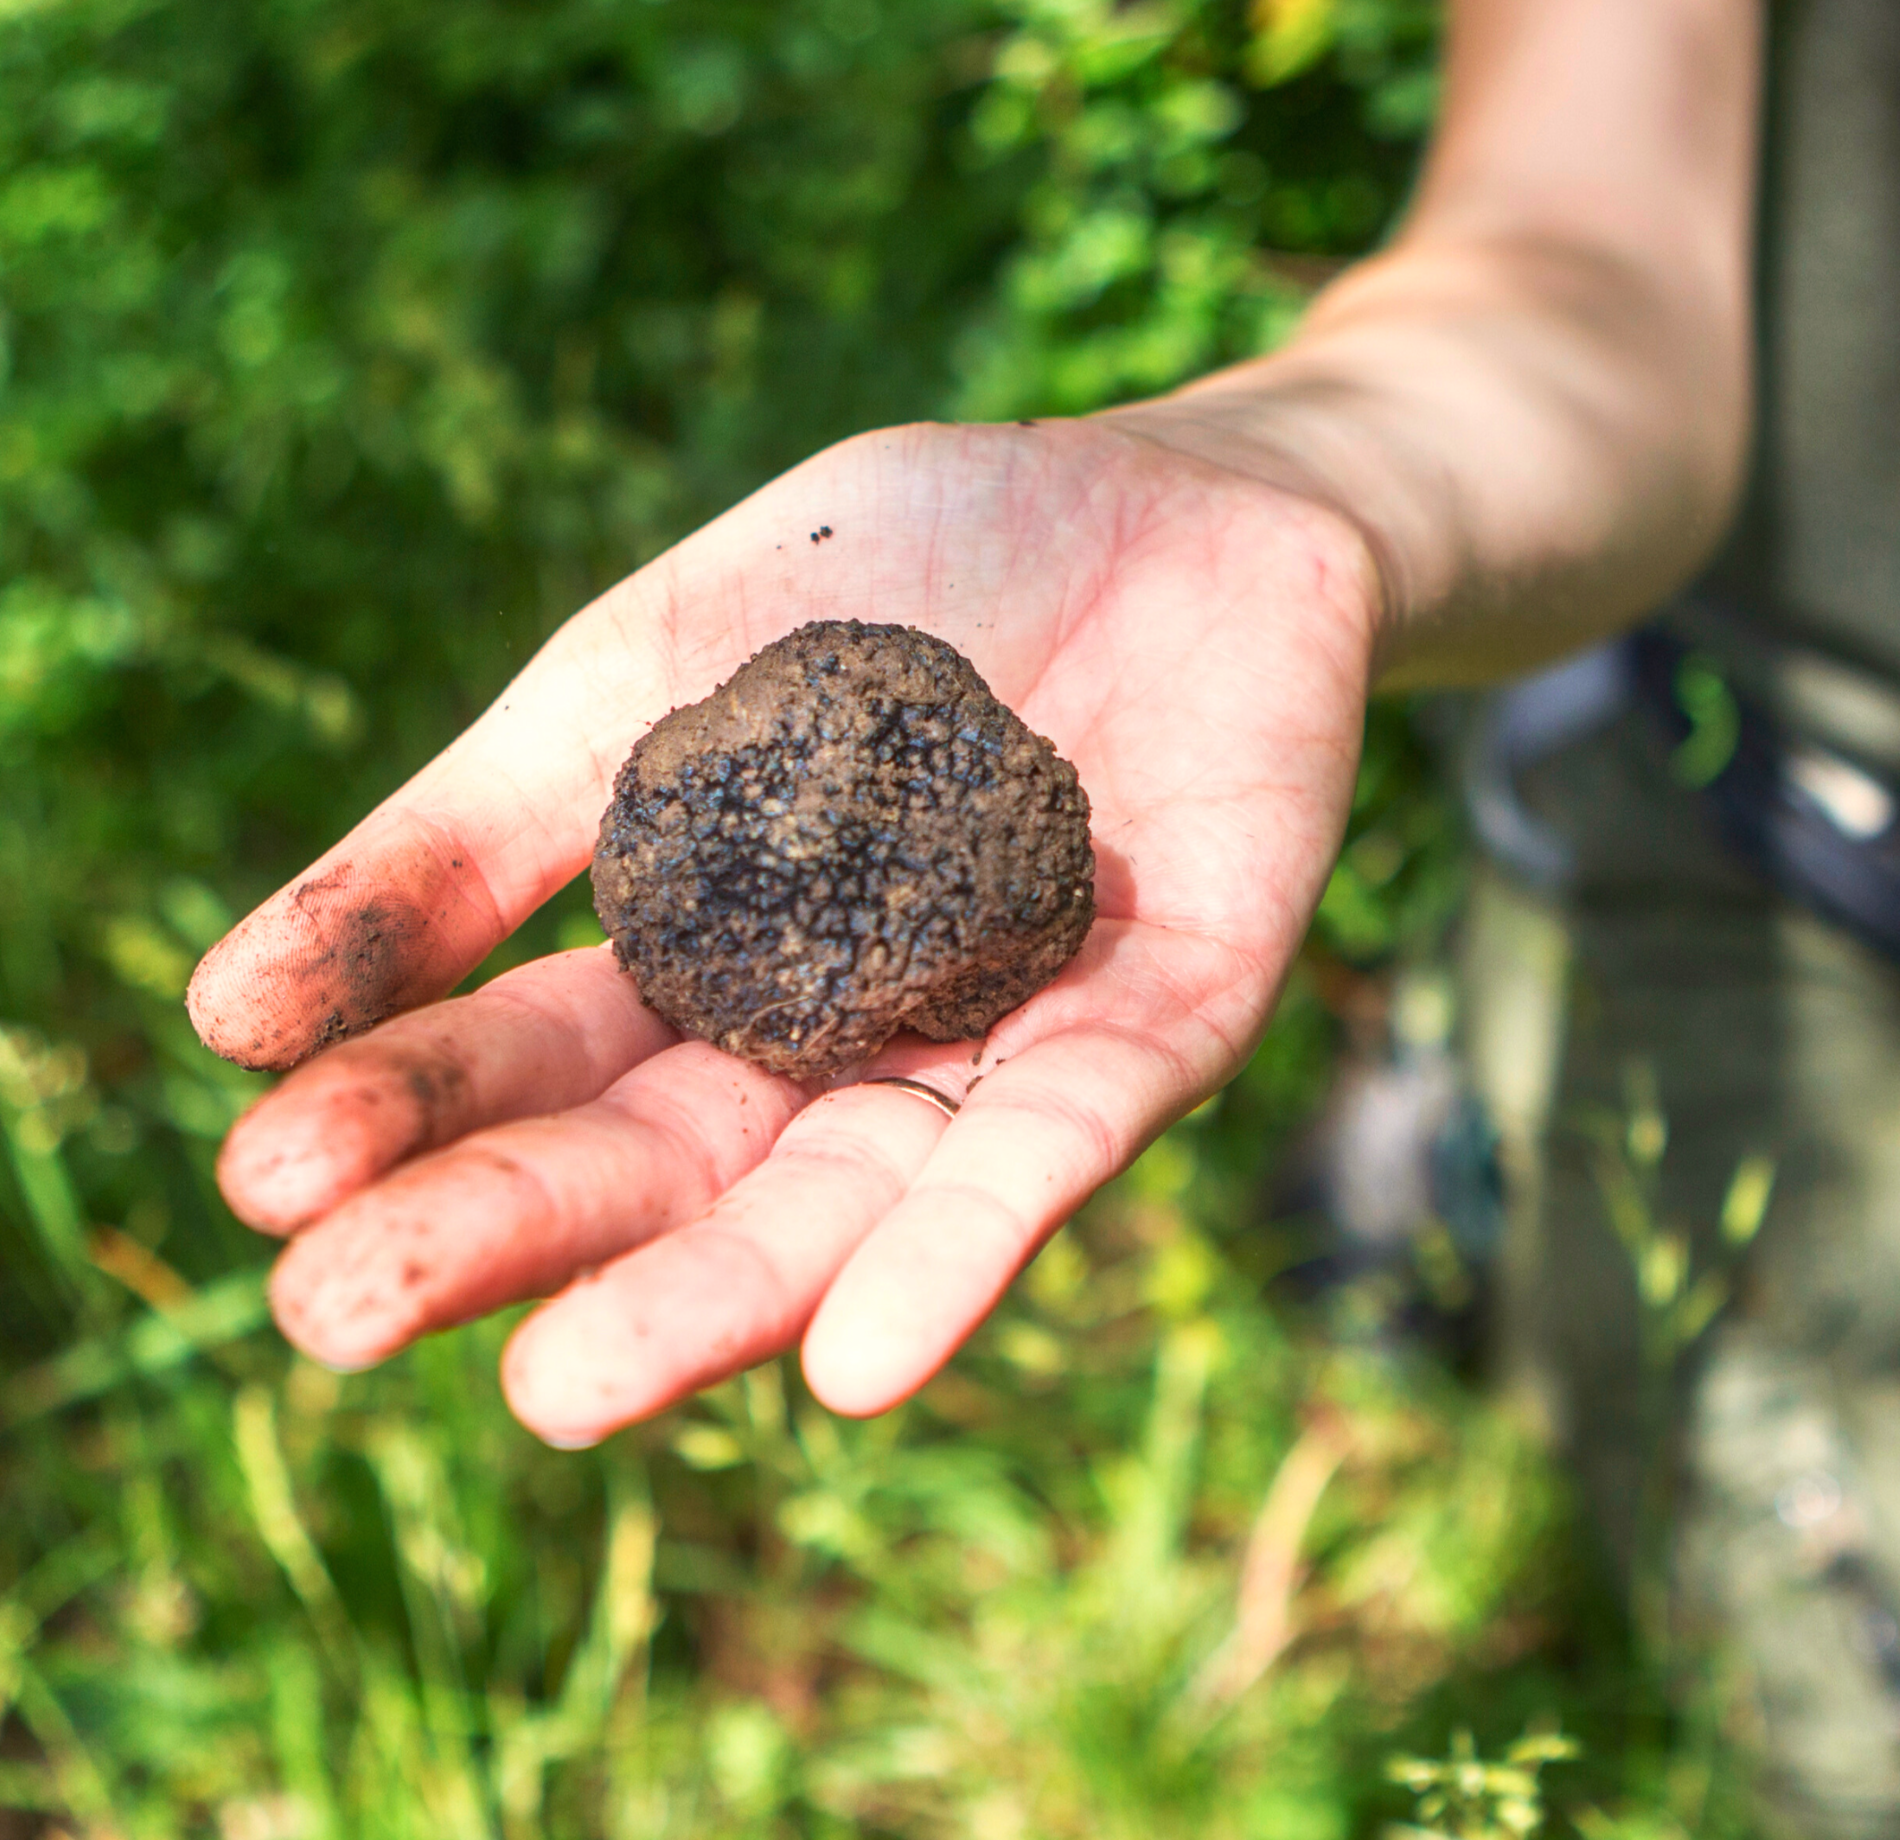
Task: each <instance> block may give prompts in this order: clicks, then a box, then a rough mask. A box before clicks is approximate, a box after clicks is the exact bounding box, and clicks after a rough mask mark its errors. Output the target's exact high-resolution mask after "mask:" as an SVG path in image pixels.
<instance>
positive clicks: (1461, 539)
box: [1111, 0, 1763, 687]
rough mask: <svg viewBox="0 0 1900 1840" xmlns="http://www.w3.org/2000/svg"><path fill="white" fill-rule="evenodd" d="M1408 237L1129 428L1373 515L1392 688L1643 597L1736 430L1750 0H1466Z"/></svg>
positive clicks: (1712, 513) (1725, 486)
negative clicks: (1281, 334)
mask: <svg viewBox="0 0 1900 1840" xmlns="http://www.w3.org/2000/svg"><path fill="white" fill-rule="evenodd" d="M1450 25H1451V31H1450V42H1449V46H1448V57H1447V63H1446V72H1445V81H1446V90H1445V106H1444V110H1443V116H1442V125H1441V127H1440V130H1439V133H1438V135H1437V138H1436V140H1435V141H1434V143H1433V146H1432V149H1431V154H1430V157H1429V159H1428V162H1427V165H1426V168H1425V173H1424V177H1423V181H1422V183H1421V185H1420V188H1419V192H1418V195H1417V198H1416V200H1415V201H1414V204H1413V207H1412V209H1411V211H1410V212H1409V214H1408V216H1407V220H1406V222H1405V224H1404V226H1403V227H1402V230H1401V233H1400V234H1399V236H1398V237H1397V238H1396V240H1395V241H1394V242H1393V244H1392V246H1391V247H1390V248H1389V249H1388V250H1387V251H1386V252H1385V253H1383V254H1381V255H1379V256H1378V257H1376V258H1374V259H1373V260H1371V261H1367V262H1363V263H1361V264H1359V265H1358V266H1357V267H1355V268H1354V269H1352V270H1351V271H1349V272H1348V273H1347V274H1346V275H1345V276H1344V277H1342V279H1341V280H1339V281H1338V282H1337V283H1336V284H1335V285H1334V286H1332V287H1331V288H1329V289H1328V290H1327V291H1326V292H1325V293H1324V294H1323V295H1321V296H1320V298H1319V299H1318V300H1317V301H1316V302H1315V303H1314V306H1313V308H1312V309H1311V311H1310V312H1309V314H1308V316H1307V318H1306V321H1305V324H1304V326H1303V327H1302V330H1301V333H1300V336H1299V337H1298V338H1297V339H1296V340H1295V341H1294V342H1293V343H1292V344H1291V345H1290V346H1288V347H1287V348H1286V349H1285V350H1283V351H1281V352H1279V353H1277V354H1275V355H1274V356H1272V357H1269V358H1264V359H1261V360H1258V361H1257V362H1255V363H1251V364H1242V365H1238V366H1236V367H1234V368H1233V369H1231V370H1227V371H1224V372H1221V373H1220V374H1218V375H1216V376H1212V377H1208V378H1206V379H1204V380H1202V381H1201V382H1199V383H1196V384H1192V385H1190V386H1189V387H1188V388H1187V389H1185V390H1183V391H1180V392H1178V393H1177V394H1175V395H1173V396H1171V397H1168V398H1166V399H1164V400H1163V401H1161V402H1159V403H1153V404H1144V405H1140V406H1137V407H1135V408H1132V409H1129V410H1125V411H1117V412H1115V413H1114V415H1113V416H1112V417H1111V419H1116V420H1121V421H1123V422H1124V423H1125V424H1126V425H1130V426H1137V427H1141V428H1144V429H1146V430H1150V431H1152V432H1154V433H1155V434H1156V435H1157V436H1158V437H1159V438H1161V439H1163V440H1167V441H1170V442H1173V443H1175V444H1177V445H1179V446H1182V447H1184V448H1187V449H1190V450H1191V451H1193V452H1196V453H1200V454H1204V455H1208V456H1210V457H1216V458H1218V459H1219V460H1220V461H1221V462H1222V464H1224V465H1228V466H1232V467H1235V468H1236V469H1238V470H1242V471H1253V472H1255V473H1257V474H1258V475H1259V476H1261V477H1263V478H1268V479H1273V480H1278V481H1284V482H1287V483H1290V484H1293V485H1294V486H1295V487H1296V489H1299V490H1303V491H1306V492H1308V493H1310V494H1312V495H1314V496H1316V497H1318V498H1320V499H1321V500H1322V501H1323V502H1326V503H1329V504H1332V505H1334V506H1336V507H1338V508H1340V509H1342V510H1344V511H1345V512H1346V513H1347V514H1348V515H1349V516H1350V517H1351V518H1352V519H1353V520H1354V522H1355V523H1357V524H1358V525H1359V526H1360V527H1361V529H1363V530H1364V531H1365V533H1366V534H1367V537H1368V539H1369V540H1370V542H1371V544H1372V546H1373V549H1374V552H1375V554H1376V556H1377V558H1378V561H1379V565H1380V571H1381V575H1382V578H1383V585H1384V605H1383V607H1382V621H1381V632H1380V638H1379V649H1378V663H1379V672H1380V681H1381V683H1382V685H1383V686H1389V687H1407V686H1415V685H1423V684H1443V683H1472V682H1482V681H1485V680H1489V679H1496V678H1499V677H1504V676H1508V675H1511V674H1512V673H1513V672H1515V671H1518V670H1521V669H1522V668H1524V667H1525V666H1527V665H1530V664H1535V663H1537V662H1539V661H1541V660H1543V659H1547V658H1550V657H1553V656H1555V655H1557V654H1558V653H1560V652H1563V651H1565V650H1567V649H1570V648H1572V647H1574V646H1575V645H1577V644H1578V643H1580V642H1583V641H1586V640H1589V639H1592V638H1596V637H1600V636H1602V635H1603V634H1604V633H1606V632H1609V631H1612V630H1614V629H1615V628H1616V627H1617V626H1618V625H1620V624H1622V623H1624V622H1626V621H1628V620H1629V619H1631V618H1632V617H1635V616H1637V615H1640V614H1641V613H1643V612H1645V611H1646V610H1648V609H1650V608H1652V607H1654V606H1655V605H1656V604H1657V603H1658V602H1659V601H1660V600H1661V599H1662V598H1663V597H1664V596H1665V595H1666V594H1668V593H1669V592H1670V591H1671V590H1672V589H1673V588H1675V587H1676V586H1678V585H1680V583H1681V582H1682V581H1683V579H1684V578H1685V577H1686V576H1687V575H1688V574H1689V573H1690V572H1691V571H1692V570H1693V569H1694V568H1695V566H1696V565H1697V564H1698V563H1699V562H1701V561H1702V560H1704V559H1705V558H1706V556H1707V554H1708V552H1709V550H1710V549H1711V548H1712V547H1713V545H1714V544H1715V543H1716V541H1717V540H1718V539H1719V538H1720V536H1721V534H1722V532H1723V529H1724V527H1725V525H1726V523H1727V521H1728V518H1729V515H1730V511H1731V508H1732V505H1733V500H1734V497H1735V493H1736V490H1737V487H1738V485H1739V481H1740V475H1741V468H1742V462H1743V458H1744V452H1745V448H1746V440H1747V432H1748V419H1749V385H1750V355H1749V341H1750V323H1749V321H1750V314H1749V305H1750V275H1749V266H1750V256H1751V240H1752V239H1751V237H1750V234H1749V232H1750V224H1751V218H1752V215H1753V210H1754V194H1755V185H1754V179H1755V166H1756V156H1755V145H1756V134H1757V116H1758V104H1757V92H1758V89H1759V83H1760V62H1761V49H1762V44H1761V41H1762V33H1763V21H1762V18H1761V8H1760V6H1759V4H1757V0H1462V3H1461V4H1454V5H1453V8H1452V14H1451V22H1450Z"/></svg>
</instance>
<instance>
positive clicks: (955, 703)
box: [594, 620, 1095, 1077]
mask: <svg viewBox="0 0 1900 1840" xmlns="http://www.w3.org/2000/svg"><path fill="white" fill-rule="evenodd" d="M1094 871H1095V859H1094V856H1093V854H1092V853H1091V851H1090V849H1089V802H1088V796H1087V794H1086V793H1084V792H1083V790H1082V787H1081V784H1080V782H1079V781H1078V780H1077V779H1076V775H1075V769H1074V768H1073V767H1071V766H1070V765H1069V764H1068V762H1067V761H1065V760H1061V759H1058V758H1057V756H1056V752H1055V749H1054V748H1052V747H1051V746H1050V745H1049V743H1048V742H1047V741H1045V740H1043V739H1042V738H1041V736H1039V735H1033V734H1031V733H1030V732H1029V730H1028V729H1027V728H1025V727H1024V726H1023V724H1022V722H1021V721H1020V720H1019V719H1018V718H1017V717H1016V716H1015V715H1014V714H1013V713H1012V712H1011V711H1010V710H1008V709H1006V708H1005V707H1004V706H1003V705H1002V704H1001V703H999V702H998V701H997V700H996V698H995V697H994V696H992V695H991V694H990V691H989V687H988V686H987V685H986V684H985V683H984V682H983V680H982V678H980V677H979V676H977V674H976V672H975V671H974V670H973V669H972V668H971V666H970V663H969V661H968V660H967V659H966V658H964V657H963V655H962V654H961V653H960V652H958V651H957V650H956V649H955V648H954V647H953V646H950V645H946V644H945V643H944V642H943V640H941V639H935V638H932V637H931V636H930V634H928V633H922V632H918V631H917V630H916V629H915V628H913V627H909V626H867V625H863V624H860V623H859V622H858V621H856V620H849V621H839V620H825V621H819V622H817V623H815V624H813V625H810V626H805V627H801V628H800V629H799V630H798V631H797V632H794V633H791V634H789V635H788V636H787V637H785V638H783V639H780V640H778V641H776V642H775V643H774V644H771V645H768V646H767V647H766V648H765V649H764V650H763V651H761V652H760V653H759V654H758V655H757V656H756V657H754V658H752V659H751V660H750V661H749V662H748V663H746V664H745V665H743V666H741V668H740V669H739V670H738V671H737V672H736V673H735V674H734V675H733V676H732V677H731V678H730V679H729V680H728V681H727V682H726V683H724V684H722V685H721V686H720V687H719V689H717V690H715V691H714V692H713V693H712V695H711V696H709V697H707V698H706V700H705V701H704V702H700V703H694V704H692V705H690V706H689V707H687V708H685V709H676V710H674V711H673V713H672V714H671V715H669V716H667V717H666V718H665V719H664V720H662V721H661V722H659V723H658V724H656V725H655V726H654V728H653V729H652V731H651V732H650V733H648V734H647V735H646V736H644V737H643V738H642V739H641V740H640V742H639V743H638V744H637V745H636V746H635V748H634V750H633V753H632V754H631V756H629V758H628V760H627V764H626V765H625V766H624V767H622V768H621V770H620V773H619V776H618V778H616V780H615V781H614V796H613V803H612V804H611V805H609V806H608V808H607V814H606V816H605V817H604V818H603V819H602V820H601V827H600V843H599V845H598V847H597V848H596V850H595V852H594V905H595V907H596V909H597V910H598V912H599V914H600V919H601V924H602V925H603V926H604V927H605V928H606V929H607V931H608V933H609V934H610V935H611V936H612V938H613V942H614V951H615V953H616V954H617V955H618V957H619V960H620V963H621V964H622V965H623V966H624V967H625V968H626V969H627V970H629V971H631V972H632V973H633V974H634V975H635V977H637V978H638V979H639V980H640V994H641V996H642V997H643V998H644V1000H645V1001H646V1002H647V1003H648V1004H649V1005H651V1006H652V1007H653V1008H654V1009H656V1010H658V1011H659V1013H660V1014H661V1015H662V1016H664V1017H665V1018H666V1019H667V1021H669V1022H670V1023H672V1024H673V1025H674V1026H675V1027H676V1028H679V1029H683V1030H684V1031H686V1032H687V1033H688V1034H691V1035H698V1036H701V1037H703V1038H704V1039H705V1040H707V1041H710V1042H713V1043H715V1044H717V1045H718V1046H719V1047H721V1048H724V1049H726V1050H727V1051H728V1052H729V1053H732V1054H738V1055H742V1056H744V1057H745V1059H747V1060H749V1061H754V1062H756V1063H757V1064H758V1065H760V1066H762V1067H767V1068H770V1069H771V1070H772V1071H774V1072H777V1073H789V1074H795V1075H798V1076H800V1077H804V1076H809V1075H816V1074H828V1073H836V1072H838V1071H839V1070H841V1069H843V1068H846V1067H850V1066H854V1065H855V1064H857V1063H858V1062H860V1061H863V1060H865V1059H867V1058H868V1057H869V1056H871V1055H872V1054H874V1053H876V1052H877V1050H878V1049H879V1048H880V1047H882V1046H883V1044H884V1043H885V1041H886V1040H888V1039H889V1037H890V1036H891V1035H893V1034H895V1033H896V1031H897V1030H899V1029H915V1030H917V1031H918V1032H919V1033H920V1034H923V1035H927V1036H929V1037H930V1038H931V1039H932V1040H933V1041H961V1040H965V1039H968V1038H971V1037H974V1036H980V1035H982V1034H983V1033H984V1032H985V1031H987V1030H988V1029H989V1027H990V1025H991V1024H992V1023H994V1022H995V1021H996V1020H997V1019H998V1018H999V1017H1001V1016H1004V1015H1006V1014H1007V1013H1008V1012H1009V1011H1010V1010H1012V1009H1014V1008H1015V1007H1016V1006H1017V1005H1018V1004H1019V1003H1022V1002H1024V1001H1025V1000H1026V999H1027V998H1029V997H1030V996H1032V995H1033V994H1034V993H1035V992H1036V991H1038V990H1040V989H1041V988H1042V987H1043V985H1045V984H1046V983H1048V982H1049V980H1050V979H1051V978H1053V977H1054V976H1055V975H1056V973H1057V972H1058V971H1060V970H1061V969H1062V967H1063V965H1064V964H1066V963H1067V962H1068V960H1069V959H1070V958H1071V957H1072V956H1073V955H1074V953H1075V951H1076V948H1077V947H1078V946H1080V945H1081V943H1082V940H1083V936H1084V935H1085V934H1086V933H1087V932H1088V929H1089V922H1090V920H1091V919H1092V918H1093V916H1094V911H1095V900H1094V889H1093V886H1092V883H1093V877H1094Z"/></svg>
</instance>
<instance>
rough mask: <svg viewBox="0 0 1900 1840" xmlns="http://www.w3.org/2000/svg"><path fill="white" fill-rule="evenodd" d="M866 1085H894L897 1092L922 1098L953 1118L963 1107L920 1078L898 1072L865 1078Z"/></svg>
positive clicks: (946, 1115)
mask: <svg viewBox="0 0 1900 1840" xmlns="http://www.w3.org/2000/svg"><path fill="white" fill-rule="evenodd" d="M864 1084H865V1085H866V1086H895V1087H896V1088H897V1090H898V1091H899V1092H907V1093H909V1094H910V1096H911V1097H912V1098H913V1099H922V1100H924V1101H925V1103H927V1104H929V1105H934V1106H935V1107H936V1108H937V1110H938V1111H940V1112H941V1113H943V1115H944V1116H945V1117H946V1118H954V1117H955V1116H956V1115H957V1113H958V1112H960V1111H961V1110H962V1109H963V1108H962V1106H961V1105H959V1104H958V1103H957V1101H956V1100H955V1099H952V1098H950V1097H949V1096H948V1095H947V1094H945V1093H940V1092H939V1091H938V1090H937V1089H936V1088H935V1087H934V1086H926V1085H925V1084H924V1083H923V1081H922V1080H907V1079H905V1078H904V1076H903V1075H902V1074H900V1073H892V1074H886V1075H885V1076H884V1078H883V1079H881V1080H866V1081H865V1082H864Z"/></svg>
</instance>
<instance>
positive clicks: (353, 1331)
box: [270, 1240, 407, 1374]
mask: <svg viewBox="0 0 1900 1840" xmlns="http://www.w3.org/2000/svg"><path fill="white" fill-rule="evenodd" d="M309 1246H310V1242H309V1241H307V1240H293V1241H292V1242H291V1245H290V1247H289V1249H288V1250H287V1251H286V1252H285V1253H284V1255H283V1257H282V1258H280V1259H279V1260H278V1261H277V1265H276V1269H275V1270H273V1271H272V1273H271V1276H270V1307H271V1315H272V1316H273V1317H275V1318H276V1321H277V1327H278V1329H279V1330H280V1331H282V1333H283V1337H284V1339H285V1341H287V1342H289V1343H290V1345H291V1346H292V1347H293V1348H295V1349H296V1350H297V1351H298V1353H299V1354H304V1355H308V1356H309V1357H310V1359H311V1360H313V1361H315V1362H316V1363H317V1364H318V1365H319V1366H321V1367H327V1368H329V1369H330V1371H331V1372H332V1373H338V1374H358V1373H361V1372H363V1370H364V1369H365V1368H370V1367H375V1366H376V1365H378V1364H379V1363H380V1362H383V1361H386V1360H388V1359H389V1357H390V1356H391V1355H392V1354H394V1353H395V1352H396V1350H397V1349H399V1348H400V1347H401V1346H402V1345H403V1342H404V1341H405V1340H406V1339H407V1338H406V1337H405V1336H404V1335H403V1334H402V1333H401V1332H400V1331H399V1330H398V1329H396V1328H395V1327H394V1326H393V1325H391V1324H390V1323H389V1322H388V1321H387V1320H385V1319H384V1314H383V1312H381V1311H379V1310H377V1309H376V1308H375V1307H374V1302H373V1299H370V1298H366V1297H362V1296H358V1297H355V1298H348V1297H345V1296H343V1295H340V1294H339V1287H338V1285H337V1283H336V1281H335V1280H334V1278H333V1277H331V1275H330V1274H329V1273H327V1272H326V1270H325V1266H324V1264H323V1262H322V1259H321V1257H319V1258H316V1259H313V1258H311V1257H309V1256H308V1253H309Z"/></svg>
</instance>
